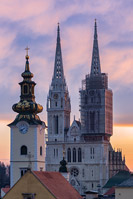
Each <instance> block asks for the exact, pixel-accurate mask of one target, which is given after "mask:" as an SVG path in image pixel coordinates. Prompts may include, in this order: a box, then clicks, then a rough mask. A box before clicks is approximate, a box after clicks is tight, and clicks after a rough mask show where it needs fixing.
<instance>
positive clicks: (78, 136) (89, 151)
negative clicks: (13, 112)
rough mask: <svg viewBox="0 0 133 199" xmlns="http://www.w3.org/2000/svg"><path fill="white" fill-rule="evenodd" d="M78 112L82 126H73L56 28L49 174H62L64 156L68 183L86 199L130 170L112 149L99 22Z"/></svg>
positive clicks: (50, 97) (110, 100)
mask: <svg viewBox="0 0 133 199" xmlns="http://www.w3.org/2000/svg"><path fill="white" fill-rule="evenodd" d="M79 107H80V121H77V120H75V119H74V121H73V122H72V124H71V125H70V112H71V103H70V97H69V91H68V87H67V84H66V80H65V76H64V71H63V60H62V52H61V42H60V29H59V25H58V29H57V44H56V54H55V63H54V74H53V78H52V82H51V86H50V89H49V93H48V98H47V121H48V141H47V147H46V170H48V171H58V169H59V162H60V160H62V157H63V156H64V157H65V159H66V161H67V167H68V171H69V173H70V179H69V181H70V183H71V184H72V185H73V186H74V187H75V188H76V189H77V190H78V191H79V192H80V193H81V194H83V193H84V192H85V191H86V190H98V189H99V188H100V187H101V188H102V187H103V186H104V184H105V183H106V182H107V180H108V179H109V178H110V177H112V176H113V175H115V174H116V173H117V172H118V171H119V170H125V169H126V166H125V160H124V159H123V157H122V153H121V151H114V150H113V148H112V146H111V143H110V137H111V136H112V134H113V93H112V90H111V89H109V88H108V75H107V74H106V73H102V72H101V66H100V57H99V48H98V35H97V23H96V21H95V25H94V41H93V52H92V62H91V71H90V74H87V75H86V76H85V79H84V80H83V81H82V88H81V89H80V105H79Z"/></svg>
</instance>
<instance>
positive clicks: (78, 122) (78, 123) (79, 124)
mask: <svg viewBox="0 0 133 199" xmlns="http://www.w3.org/2000/svg"><path fill="white" fill-rule="evenodd" d="M75 122H76V123H77V125H78V126H79V128H80V127H81V122H80V121H78V120H75Z"/></svg>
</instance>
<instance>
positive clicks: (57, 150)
mask: <svg viewBox="0 0 133 199" xmlns="http://www.w3.org/2000/svg"><path fill="white" fill-rule="evenodd" d="M56 156H57V157H58V149H56Z"/></svg>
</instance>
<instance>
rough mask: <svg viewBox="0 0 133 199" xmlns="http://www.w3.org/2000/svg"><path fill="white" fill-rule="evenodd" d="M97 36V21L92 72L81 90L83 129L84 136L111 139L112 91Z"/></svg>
mask: <svg viewBox="0 0 133 199" xmlns="http://www.w3.org/2000/svg"><path fill="white" fill-rule="evenodd" d="M97 37H98V36H97V24H96V21H95V27H94V42H93V53H92V63H91V72H90V74H89V75H86V78H85V80H83V83H82V89H81V90H80V96H81V103H80V113H81V131H82V134H83V135H84V136H85V135H88V136H93V137H95V138H96V136H98V137H99V136H100V137H101V139H102V138H103V139H106V140H109V138H110V136H111V135H112V127H113V111H112V91H111V90H110V89H108V76H107V74H105V73H101V67H100V57H99V49H98V38H97ZM100 137H99V138H100Z"/></svg>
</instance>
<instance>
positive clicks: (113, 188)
mask: <svg viewBox="0 0 133 199" xmlns="http://www.w3.org/2000/svg"><path fill="white" fill-rule="evenodd" d="M114 193H115V187H111V188H110V189H109V190H108V191H107V192H106V193H105V194H104V195H107V196H110V195H113V194H114Z"/></svg>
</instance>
